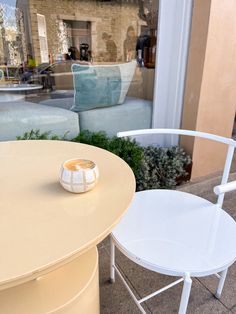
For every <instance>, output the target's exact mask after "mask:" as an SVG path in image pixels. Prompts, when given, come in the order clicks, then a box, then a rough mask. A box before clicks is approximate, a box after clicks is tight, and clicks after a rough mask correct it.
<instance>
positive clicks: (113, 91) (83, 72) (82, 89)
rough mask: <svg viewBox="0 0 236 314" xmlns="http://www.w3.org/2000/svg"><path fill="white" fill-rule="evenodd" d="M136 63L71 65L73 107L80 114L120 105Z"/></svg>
mask: <svg viewBox="0 0 236 314" xmlns="http://www.w3.org/2000/svg"><path fill="white" fill-rule="evenodd" d="M135 66H136V63H135V62H129V63H124V64H114V65H95V66H92V65H80V64H73V65H72V73H73V78H74V90H75V94H74V105H73V106H72V108H71V110H73V111H76V112H80V111H85V110H90V109H94V108H99V107H110V106H114V105H118V104H122V103H123V102H124V100H125V96H126V94H127V92H128V89H129V86H130V82H131V81H132V78H133V74H134V70H135Z"/></svg>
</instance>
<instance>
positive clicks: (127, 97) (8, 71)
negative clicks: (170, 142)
mask: <svg viewBox="0 0 236 314" xmlns="http://www.w3.org/2000/svg"><path fill="white" fill-rule="evenodd" d="M0 1H1V3H0V68H1V69H2V70H3V72H4V76H5V82H7V83H9V84H10V83H17V82H18V83H20V84H22V83H24V84H39V85H42V86H43V88H42V89H41V90H38V92H37V97H34V95H35V93H36V92H35V91H34V93H33V94H32V93H28V94H27V95H26V96H27V97H26V100H28V101H31V102H39V103H42V102H43V104H50V106H53V101H52V100H53V99H57V98H58V99H62V98H70V99H71V102H70V101H68V99H67V101H66V100H65V103H67V104H69V105H67V106H66V105H65V104H64V105H62V103H63V101H60V104H61V106H62V107H63V108H64V109H65V107H66V109H68V110H74V111H76V112H79V114H80V112H81V110H82V111H86V99H87V102H90V103H88V104H87V105H88V107H87V109H88V110H95V109H97V108H100V109H101V108H103V109H104V107H105V109H108V110H109V111H108V112H109V115H107V120H108V121H107V124H106V123H105V124H104V128H105V131H108V133H110V134H113V133H115V132H116V131H117V128H114V130H112V131H111V132H110V131H109V130H108V124H109V116H110V117H111V124H110V128H111V129H112V128H113V127H114V124H113V123H112V121H113V120H112V115H113V110H112V109H113V108H112V109H111V107H112V106H114V107H115V106H116V105H117V106H118V105H119V106H120V107H119V108H117V107H116V108H114V110H117V112H116V111H114V115H116V116H117V119H121V121H119V123H120V122H122V121H124V123H123V124H122V123H120V128H121V130H129V129H135V128H145V127H151V112H152V100H153V85H154V72H155V68H156V64H155V63H156V62H155V60H156V52H157V38H156V36H157V32H156V29H157V16H158V1H157V0H153V1H152V0H110V1H109V0H86V1H83V0H54V1H46V0H16V3H15V1H13V0H12V1H10V0H9V1H4V0H0ZM131 63H132V66H131V65H130V64H131ZM73 64H76V65H78V67H73V68H72V65H73ZM81 65H83V67H84V68H81V67H80V66H81ZM86 66H87V68H86ZM72 69H74V70H72ZM86 95H87V96H86ZM91 95H92V96H93V99H94V98H98V101H97V103H98V104H97V105H96V101H93V104H91V97H89V96H91ZM104 95H105V96H106V97H105V96H104ZM102 96H104V97H102ZM86 97H87V98H86ZM105 98H106V99H105ZM88 99H90V100H88ZM47 100H48V102H47ZM81 101H82V102H83V103H82V106H81V105H80V102H81ZM73 102H77V103H76V104H74V103H73ZM54 105H55V106H59V102H58V103H57V102H56V101H54ZM81 108H82V109H81ZM91 117H92V115H91ZM95 117H96V115H94V119H95ZM127 117H128V118H129V119H130V123H128V118H127ZM91 119H92V118H91ZM104 119H105V118H104ZM136 120H137V123H135V122H134V121H136ZM96 123H97V122H96ZM96 123H95V124H96ZM82 127H83V128H88V129H90V128H91V124H88V125H83V126H82ZM100 128H102V124H101V126H100ZM92 131H93V130H92Z"/></svg>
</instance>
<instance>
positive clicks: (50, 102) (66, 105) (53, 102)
mask: <svg viewBox="0 0 236 314" xmlns="http://www.w3.org/2000/svg"><path fill="white" fill-rule="evenodd" d="M73 104H74V97H70V98H69V97H68V98H56V99H46V100H42V101H40V105H46V106H49V107H58V108H61V109H67V110H70V108H71V107H72V106H73Z"/></svg>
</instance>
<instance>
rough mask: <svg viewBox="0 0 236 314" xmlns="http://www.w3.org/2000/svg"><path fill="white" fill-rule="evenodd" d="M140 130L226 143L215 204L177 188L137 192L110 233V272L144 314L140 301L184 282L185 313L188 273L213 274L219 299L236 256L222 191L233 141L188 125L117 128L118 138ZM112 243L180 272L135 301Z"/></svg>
mask: <svg viewBox="0 0 236 314" xmlns="http://www.w3.org/2000/svg"><path fill="white" fill-rule="evenodd" d="M143 134H177V135H188V136H195V137H200V138H205V139H209V140H213V141H217V142H221V143H224V144H226V145H228V153H227V157H226V161H225V167H224V171H223V176H222V181H221V185H219V186H216V187H215V188H214V192H215V193H216V194H217V195H218V200H217V203H216V204H213V203H211V202H209V201H207V200H205V199H203V198H201V197H198V196H195V195H192V194H189V193H185V192H180V191H176V190H147V191H141V192H137V193H135V197H134V199H133V201H132V203H131V205H130V208H129V209H128V211H127V213H126V215H125V216H124V217H123V218H122V220H121V222H120V223H119V224H118V225H117V226H116V228H115V229H114V230H113V232H112V234H111V260H110V276H111V281H112V282H114V281H115V272H116V273H117V274H118V275H119V277H120V278H121V279H122V281H123V283H124V284H125V286H126V288H127V289H128V291H129V293H130V295H131V296H132V298H133V300H134V302H135V303H136V305H137V306H138V308H139V309H140V311H141V312H142V313H146V312H145V310H144V308H143V307H142V305H141V303H142V302H144V301H147V300H148V299H150V298H152V297H153V296H155V295H157V294H159V293H161V292H163V291H165V290H167V289H169V288H171V287H173V286H174V285H176V284H178V283H180V282H182V281H183V282H184V284H183V290H182V296H181V301H180V307H179V314H184V313H186V310H187V306H188V301H189V295H190V290H191V285H192V279H191V278H192V277H203V276H208V275H212V274H216V276H217V277H218V278H219V284H218V288H217V291H216V294H215V296H216V297H217V298H220V296H221V292H222V289H223V286H224V282H225V278H226V274H227V269H228V267H229V266H230V265H232V264H233V263H234V261H235V260H236V245H235V243H236V222H235V221H234V219H233V218H231V216H230V215H228V214H227V213H226V212H225V211H224V210H223V209H222V204H223V200H224V194H225V192H228V191H232V190H234V189H236V181H233V182H230V183H227V181H228V176H229V172H230V166H231V162H232V158H233V153H234V148H235V147H236V141H234V140H232V139H228V138H224V137H221V136H217V135H213V134H208V133H202V132H197V131H187V130H174V129H173V130H171V129H149V130H137V131H129V132H121V133H118V135H117V136H118V137H127V136H135V135H143ZM115 247H117V248H118V249H119V250H120V251H121V252H122V253H123V254H124V255H126V256H127V257H128V258H129V259H131V260H132V261H133V262H135V263H137V264H139V265H141V266H143V267H145V268H147V269H149V270H152V271H155V272H158V273H161V274H165V275H169V276H179V277H181V278H180V279H178V280H177V281H175V282H173V283H171V284H170V285H168V286H166V287H164V288H162V289H160V290H158V291H155V292H153V293H152V294H150V295H148V296H146V297H144V298H142V299H140V300H138V299H137V298H136V297H135V295H134V293H133V292H132V290H131V288H130V287H129V285H128V284H127V282H126V281H125V278H124V277H123V276H122V274H121V272H120V271H119V268H118V267H117V265H116V264H115Z"/></svg>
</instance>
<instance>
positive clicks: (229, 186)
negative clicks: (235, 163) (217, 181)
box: [214, 181, 236, 195]
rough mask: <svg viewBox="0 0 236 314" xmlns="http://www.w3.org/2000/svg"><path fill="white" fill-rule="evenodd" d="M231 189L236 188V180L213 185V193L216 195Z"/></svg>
mask: <svg viewBox="0 0 236 314" xmlns="http://www.w3.org/2000/svg"><path fill="white" fill-rule="evenodd" d="M233 190H236V181H232V182H228V183H225V184H221V185H217V186H215V187H214V193H215V194H216V195H220V194H222V193H225V192H230V191H233Z"/></svg>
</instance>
